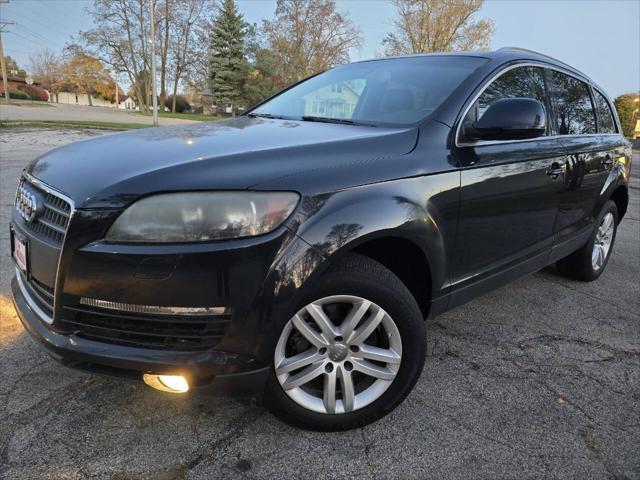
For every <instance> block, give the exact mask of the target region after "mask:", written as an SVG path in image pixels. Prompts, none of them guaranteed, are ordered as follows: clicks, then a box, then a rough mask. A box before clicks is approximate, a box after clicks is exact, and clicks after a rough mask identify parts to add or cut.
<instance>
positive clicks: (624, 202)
mask: <svg viewBox="0 0 640 480" xmlns="http://www.w3.org/2000/svg"><path fill="white" fill-rule="evenodd" d="M609 198H610V199H611V200H613V202H614V203H615V204H616V207H617V209H618V221H620V220H622V218H623V217H624V215H625V214H626V213H627V207H628V206H629V191H628V189H627V186H626V185H619V186H618V187H617V188H616V189H615V190H614V191H613V193H612V194H611V197H609Z"/></svg>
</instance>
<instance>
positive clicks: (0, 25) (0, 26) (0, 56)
mask: <svg viewBox="0 0 640 480" xmlns="http://www.w3.org/2000/svg"><path fill="white" fill-rule="evenodd" d="M0 3H9V2H8V1H7V2H1V1H0ZM15 23H16V22H9V21H0V67H2V86H3V87H4V103H6V104H7V105H9V100H10V98H9V97H10V95H9V84H8V83H7V66H6V65H5V61H4V49H3V48H2V32H4V31H5V30H4V27H6V26H7V25H14V24H15Z"/></svg>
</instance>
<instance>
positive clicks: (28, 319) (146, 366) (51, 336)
mask: <svg viewBox="0 0 640 480" xmlns="http://www.w3.org/2000/svg"><path fill="white" fill-rule="evenodd" d="M11 290H12V294H13V304H14V306H15V309H16V312H17V313H18V317H19V318H20V321H21V322H22V324H23V326H24V327H25V329H26V330H27V332H29V334H30V335H31V336H32V337H33V338H34V339H35V340H36V341H38V342H39V343H40V344H42V345H43V346H44V347H45V348H46V350H47V352H48V353H49V354H50V355H51V356H52V357H53V358H54V359H56V360H57V361H59V362H60V363H62V364H63V365H65V366H67V367H71V368H77V369H81V370H85V371H89V372H93V373H99V374H106V375H110V376H118V377H125V378H131V379H135V380H142V375H143V373H156V374H169V375H170V374H173V375H184V376H186V377H187V378H188V379H189V381H190V384H191V385H193V386H195V387H196V388H198V389H212V390H214V391H215V392H219V393H233V394H259V393H261V392H262V390H263V389H264V384H265V382H266V380H267V377H268V374H269V368H268V367H264V366H263V367H259V366H258V365H257V364H256V363H257V362H256V361H255V359H254V358H253V357H247V356H243V355H239V354H234V353H229V352H223V351H218V350H206V351H200V352H176V351H160V350H150V349H142V348H132V347H127V346H122V345H113V344H107V343H102V342H95V341H92V340H87V339H85V338H82V337H79V336H77V335H74V334H60V333H57V332H55V331H53V330H52V329H50V328H49V326H48V325H46V324H45V323H44V322H43V321H42V320H41V318H40V316H39V314H38V312H37V310H36V309H34V308H33V307H32V305H30V302H29V301H28V299H27V298H26V297H25V295H24V294H23V291H24V287H22V288H21V285H20V279H19V278H18V277H17V276H14V277H13V279H12V281H11Z"/></svg>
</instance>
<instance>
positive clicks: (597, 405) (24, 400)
mask: <svg viewBox="0 0 640 480" xmlns="http://www.w3.org/2000/svg"><path fill="white" fill-rule="evenodd" d="M98 134H103V132H98V131H90V130H68V129H67V130H58V129H29V128H11V129H7V128H5V129H0V205H1V210H0V263H1V265H0V268H1V274H0V275H1V278H0V369H1V375H0V478H2V479H32V478H33V479H36V478H37V479H85V478H98V479H110V480H123V479H165V480H167V479H175V480H177V479H186V478H188V479H212V478H302V477H304V478H331V479H334V478H352V477H356V478H392V477H393V478H423V479H424V478H434V479H470V478H480V479H495V478H505V479H515V478H517V479H525V478H536V479H540V478H578V479H591V478H594V479H595V478H597V479H599V478H602V479H640V223H639V220H640V205H639V198H640V195H639V194H640V191H639V190H640V181H639V179H638V170H639V169H640V156H638V155H637V154H636V155H634V161H635V167H634V168H635V172H634V177H633V179H632V189H631V191H630V193H631V205H630V207H629V212H628V213H627V216H626V217H625V219H624V221H623V222H622V225H621V227H620V229H619V231H618V237H617V241H616V245H615V247H614V251H613V256H612V258H611V260H610V262H609V265H608V268H607V270H606V272H605V273H604V274H603V276H602V277H601V278H600V280H599V281H597V282H594V283H590V284H585V283H580V282H575V281H570V280H566V279H564V278H562V277H560V276H558V275H557V274H556V273H555V271H554V270H553V269H551V268H549V269H546V270H544V271H542V272H539V273H536V274H534V275H530V276H528V277H526V278H523V279H521V280H519V281H517V282H515V283H513V284H511V285H509V286H507V287H504V288H502V289H499V290H497V291H494V292H492V293H490V294H488V295H485V296H484V297H481V298H479V299H477V300H475V301H473V302H471V303H469V304H467V305H464V306H462V307H459V308H457V309H455V310H453V311H451V312H449V313H447V314H445V315H443V316H441V317H439V318H437V319H435V320H432V321H429V322H428V325H427V336H428V337H427V340H428V356H427V359H426V365H425V369H424V372H423V373H422V377H421V378H420V380H419V381H418V384H417V386H416V389H415V390H414V392H413V393H412V394H411V395H410V396H409V397H408V398H407V400H406V401H405V402H404V403H403V404H402V405H401V406H400V407H399V408H398V409H397V410H395V411H394V412H393V413H392V414H390V415H388V416H387V417H385V418H384V419H382V420H380V421H379V422H377V423H375V424H373V425H370V426H368V427H365V428H363V429H359V430H353V431H349V432H343V433H316V432H306V431H301V430H297V429H295V428H292V427H289V426H287V425H285V424H283V423H281V422H280V421H279V420H277V419H276V418H275V417H273V416H272V415H271V414H269V413H268V412H267V411H265V410H264V409H263V408H262V407H260V406H257V405H254V404H253V403H252V402H248V401H244V400H243V401H239V400H235V399H227V398H207V397H204V396H200V395H193V396H189V397H173V396H168V395H164V394H160V393H158V392H155V391H153V390H151V389H149V388H147V387H145V386H144V385H142V384H136V383H124V382H122V381H119V380H112V379H107V378H103V377H97V376H91V375H88V374H84V373H79V372H76V371H71V370H68V369H66V368H64V367H62V366H60V365H58V364H57V363H55V362H54V361H53V360H52V359H50V358H49V356H48V355H47V354H46V353H45V352H44V351H43V350H42V349H41V348H40V347H39V346H37V345H36V344H35V343H34V342H33V341H32V340H31V339H30V338H29V337H28V335H27V334H26V332H24V330H23V329H22V327H21V325H20V323H19V321H18V319H17V317H16V314H15V312H14V310H13V307H12V305H11V300H10V290H9V283H10V278H11V275H12V271H13V264H12V260H11V258H10V254H9V239H8V223H9V218H10V211H11V206H12V203H13V196H14V192H15V187H16V183H17V179H18V176H19V173H20V170H21V169H22V168H23V166H24V165H26V164H27V162H28V161H30V160H31V159H33V158H34V157H36V156H37V155H39V154H40V153H43V152H45V151H47V150H49V149H51V148H53V147H55V146H58V145H62V144H64V143H67V142H71V141H74V140H78V139H82V138H87V137H88V136H91V135H98Z"/></svg>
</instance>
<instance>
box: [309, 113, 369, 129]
mask: <svg viewBox="0 0 640 480" xmlns="http://www.w3.org/2000/svg"><path fill="white" fill-rule="evenodd" d="M302 120H304V121H305V122H321V123H341V124H344V125H362V126H364V127H375V125H372V124H369V123H362V122H354V121H353V120H349V119H347V118H332V117H314V116H313V115H304V116H303V117H302Z"/></svg>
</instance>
